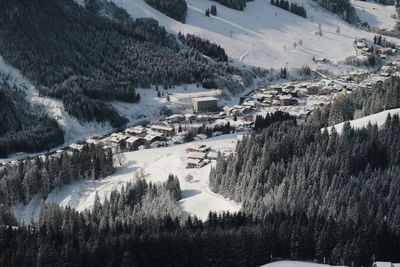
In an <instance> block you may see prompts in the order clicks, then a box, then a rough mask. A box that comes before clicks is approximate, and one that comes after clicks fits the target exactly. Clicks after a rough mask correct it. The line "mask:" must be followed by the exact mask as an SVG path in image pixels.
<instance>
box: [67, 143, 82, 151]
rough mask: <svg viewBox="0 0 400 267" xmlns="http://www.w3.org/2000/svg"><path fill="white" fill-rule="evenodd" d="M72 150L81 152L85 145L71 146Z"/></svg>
mask: <svg viewBox="0 0 400 267" xmlns="http://www.w3.org/2000/svg"><path fill="white" fill-rule="evenodd" d="M69 147H70V148H71V149H75V150H81V149H82V148H83V145H80V144H71V145H70V146H69Z"/></svg>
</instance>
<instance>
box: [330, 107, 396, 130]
mask: <svg viewBox="0 0 400 267" xmlns="http://www.w3.org/2000/svg"><path fill="white" fill-rule="evenodd" d="M389 114H390V116H392V117H393V115H400V108H396V109H390V110H385V111H382V112H379V113H376V114H372V115H369V116H365V117H362V118H359V119H356V120H351V121H348V122H349V123H350V126H351V127H352V128H354V129H361V128H365V127H367V126H368V124H371V125H377V126H378V127H381V126H382V125H384V124H385V122H386V119H387V117H388V115H389ZM345 123H346V122H341V123H338V124H335V125H334V126H331V127H328V131H332V128H333V127H335V130H336V132H337V133H339V134H340V133H342V131H343V126H344V124H345Z"/></svg>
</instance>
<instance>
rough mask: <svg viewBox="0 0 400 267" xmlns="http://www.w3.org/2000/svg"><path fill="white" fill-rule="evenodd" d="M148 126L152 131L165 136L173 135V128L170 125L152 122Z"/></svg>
mask: <svg viewBox="0 0 400 267" xmlns="http://www.w3.org/2000/svg"><path fill="white" fill-rule="evenodd" d="M150 128H151V130H152V131H154V132H158V133H161V134H163V135H165V136H173V135H175V129H174V128H173V127H170V126H166V125H158V124H154V125H152V126H151V127H150Z"/></svg>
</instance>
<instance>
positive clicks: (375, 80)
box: [357, 61, 400, 89]
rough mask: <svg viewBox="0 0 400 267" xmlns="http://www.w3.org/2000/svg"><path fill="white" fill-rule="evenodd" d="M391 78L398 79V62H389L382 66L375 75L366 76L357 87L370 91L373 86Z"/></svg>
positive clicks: (399, 65) (399, 70)
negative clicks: (395, 77)
mask: <svg viewBox="0 0 400 267" xmlns="http://www.w3.org/2000/svg"><path fill="white" fill-rule="evenodd" d="M392 76H397V77H400V61H394V62H391V63H390V64H388V65H385V66H382V67H381V68H380V69H379V70H378V71H377V72H376V73H372V74H368V75H366V77H364V79H363V80H362V81H361V82H360V83H359V84H358V85H357V86H358V88H360V89H365V88H368V89H370V88H371V87H372V86H373V85H374V84H379V83H383V82H384V81H385V80H387V79H390V77H392Z"/></svg>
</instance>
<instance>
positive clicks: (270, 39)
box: [111, 0, 373, 68]
mask: <svg viewBox="0 0 400 267" xmlns="http://www.w3.org/2000/svg"><path fill="white" fill-rule="evenodd" d="M111 1H113V2H115V3H116V4H117V5H118V6H120V7H123V8H125V9H126V10H127V11H128V13H129V14H130V15H131V16H132V17H134V18H139V17H151V18H154V19H156V20H158V21H159V23H160V24H161V25H162V26H164V27H165V28H166V30H167V31H169V32H172V33H175V34H176V33H178V32H181V33H184V34H187V33H190V34H195V35H197V36H200V37H202V38H206V39H208V40H210V41H212V42H214V43H217V44H219V45H221V46H222V47H223V48H224V49H225V50H226V52H227V54H228V56H230V58H231V59H233V61H234V63H236V64H239V65H253V66H260V67H265V68H270V67H274V68H280V67H285V66H286V67H288V68H292V67H301V66H303V65H305V64H309V65H310V66H313V67H318V66H317V65H315V64H314V63H313V61H312V58H313V57H314V56H315V57H324V58H328V59H329V60H331V61H333V62H335V63H336V62H339V61H341V60H343V59H345V58H346V57H348V56H351V55H355V50H354V48H353V41H354V38H356V37H367V38H369V39H372V38H373V35H372V34H371V33H367V32H364V31H361V30H359V29H358V28H356V27H354V26H352V25H350V24H348V23H346V22H344V21H343V20H341V19H339V18H337V17H335V16H334V15H332V14H331V13H329V12H327V11H326V10H324V9H322V8H321V7H319V6H318V5H317V4H316V3H315V2H313V1H311V0H302V1H297V2H298V3H301V4H303V5H304V7H305V8H306V10H307V15H308V18H307V19H304V18H302V17H299V16H297V15H294V14H292V13H289V12H287V11H285V10H283V9H280V8H278V7H275V6H272V5H271V4H270V1H265V0H255V1H252V2H248V3H247V7H246V8H245V9H244V11H236V10H233V9H230V8H227V7H225V6H222V5H220V4H218V3H216V2H211V1H209V0H187V3H188V13H187V19H186V24H182V23H180V22H178V21H175V20H173V19H171V18H169V17H167V16H166V15H164V14H162V13H160V12H159V11H157V10H155V9H153V8H151V7H150V6H148V5H147V4H146V3H145V2H144V1H143V0H111ZM211 4H215V5H216V6H217V16H216V17H214V16H211V17H207V16H205V15H204V13H205V10H206V9H207V8H209V7H210V6H211ZM319 24H321V27H322V33H323V35H322V36H320V35H319V34H318V31H319V30H318V29H319ZM338 26H339V28H340V33H339V34H337V33H336V29H337V27H338ZM300 40H302V42H303V45H302V46H300V45H299V42H300ZM294 43H296V45H297V47H296V48H294ZM322 67H324V68H328V67H327V66H326V65H322Z"/></svg>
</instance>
